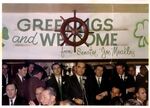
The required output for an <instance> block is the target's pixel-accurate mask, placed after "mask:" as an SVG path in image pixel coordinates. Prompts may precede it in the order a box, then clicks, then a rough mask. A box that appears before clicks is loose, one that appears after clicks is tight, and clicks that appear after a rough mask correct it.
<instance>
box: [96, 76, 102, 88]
mask: <svg viewBox="0 0 150 108" xmlns="http://www.w3.org/2000/svg"><path fill="white" fill-rule="evenodd" d="M97 83H98V87H100V85H101V81H100V78H98V80H97Z"/></svg>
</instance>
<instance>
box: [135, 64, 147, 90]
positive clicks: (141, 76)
mask: <svg viewBox="0 0 150 108" xmlns="http://www.w3.org/2000/svg"><path fill="white" fill-rule="evenodd" d="M136 79H137V80H136V84H137V86H138V87H141V86H143V87H145V89H146V90H147V91H148V69H147V67H146V66H145V65H141V66H140V72H139V73H138V75H137V76H136Z"/></svg>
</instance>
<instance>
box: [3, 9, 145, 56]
mask: <svg viewBox="0 0 150 108" xmlns="http://www.w3.org/2000/svg"><path fill="white" fill-rule="evenodd" d="M2 19H3V20H2V25H3V59H148V13H143V12H135V13H134V12H131V13H130V12H125V13H118V12H115V13H112V12H109V13H108V12H106V13H105V12H103V13H100V12H78V11H72V10H71V11H70V12H60V13H59V12H30V13H28V12H22V13H18V12H7V13H5V12H3V13H2Z"/></svg>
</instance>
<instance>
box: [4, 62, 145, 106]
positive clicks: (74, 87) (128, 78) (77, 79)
mask: <svg viewBox="0 0 150 108" xmlns="http://www.w3.org/2000/svg"><path fill="white" fill-rule="evenodd" d="M88 66H89V65H88ZM51 69H52V71H53V73H52V74H51V75H50V76H47V75H46V72H45V70H44V69H43V68H42V67H41V66H39V65H37V64H35V63H30V64H28V65H27V64H20V66H19V67H18V72H17V73H16V75H15V76H11V75H10V74H9V66H8V64H6V63H3V65H2V75H3V76H2V105H148V69H147V67H146V66H145V65H141V67H140V72H139V73H138V74H137V75H136V67H135V66H134V65H128V67H127V66H125V65H124V64H122V63H117V64H115V66H114V70H112V71H111V72H109V75H108V72H107V71H108V70H107V69H106V68H105V66H103V65H96V66H93V68H91V69H89V68H88V67H87V64H85V62H76V63H75V65H74V66H73V67H72V72H73V74H71V75H64V74H62V71H63V68H62V65H61V64H60V63H54V64H52V66H51ZM110 73H111V74H110ZM43 76H44V77H43Z"/></svg>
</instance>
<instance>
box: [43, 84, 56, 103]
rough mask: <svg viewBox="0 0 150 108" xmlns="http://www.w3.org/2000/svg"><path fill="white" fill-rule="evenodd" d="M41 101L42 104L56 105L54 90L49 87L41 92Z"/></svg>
mask: <svg viewBox="0 0 150 108" xmlns="http://www.w3.org/2000/svg"><path fill="white" fill-rule="evenodd" d="M41 103H42V104H43V105H56V92H55V90H54V89H53V88H51V87H49V88H47V89H45V90H44V91H43V92H42V94H41Z"/></svg>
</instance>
